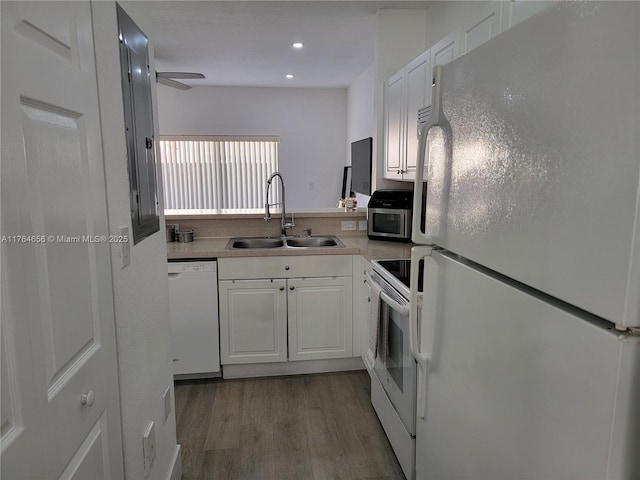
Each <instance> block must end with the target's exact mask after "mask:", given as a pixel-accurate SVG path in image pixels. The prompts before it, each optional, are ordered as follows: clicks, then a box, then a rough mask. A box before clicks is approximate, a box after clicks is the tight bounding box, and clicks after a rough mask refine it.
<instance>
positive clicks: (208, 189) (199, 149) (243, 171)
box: [160, 136, 279, 209]
mask: <svg viewBox="0 0 640 480" xmlns="http://www.w3.org/2000/svg"><path fill="white" fill-rule="evenodd" d="M160 162H161V165H162V182H163V185H164V208H166V209H210V208H216V209H217V208H262V207H263V206H264V202H265V194H266V187H267V179H268V178H269V175H271V174H272V173H273V172H275V171H277V170H278V137H247V136H240V137H229V136H196V137H193V136H189V137H185V136H178V137H176V136H170V137H169V136H161V137H160ZM273 190H274V191H273V192H271V193H270V194H269V201H270V202H271V203H274V202H277V201H279V200H278V195H279V191H278V189H273Z"/></svg>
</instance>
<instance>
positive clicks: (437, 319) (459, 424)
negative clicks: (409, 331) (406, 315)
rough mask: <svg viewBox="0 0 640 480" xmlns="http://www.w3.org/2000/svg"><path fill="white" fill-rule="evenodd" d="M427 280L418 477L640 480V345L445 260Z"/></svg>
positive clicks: (433, 260)
mask: <svg viewBox="0 0 640 480" xmlns="http://www.w3.org/2000/svg"><path fill="white" fill-rule="evenodd" d="M424 272H425V274H424V298H423V310H422V325H421V332H422V336H423V338H422V342H421V352H422V353H424V354H426V356H427V357H428V358H429V360H428V362H427V374H426V375H424V376H423V377H422V378H421V379H420V382H419V385H420V387H419V389H420V391H419V393H418V398H419V399H421V398H423V396H425V397H426V402H422V401H421V400H420V401H419V402H418V404H419V406H418V417H419V418H418V419H417V429H416V430H417V433H416V442H417V443H416V463H417V466H416V470H417V478H418V479H420V480H424V479H430V478H438V479H443V480H444V479H460V478H492V479H513V478H523V479H524V478H527V479H533V478H548V479H551V478H563V479H586V478H602V479H604V478H611V479H613V478H637V475H638V473H640V459H639V457H638V455H637V454H636V452H637V447H638V442H637V438H638V437H637V435H636V433H637V419H638V416H637V415H636V414H634V412H635V410H636V409H637V405H638V402H639V401H640V392H639V391H638V382H637V380H638V366H639V365H640V338H637V337H636V338H632V337H631V336H627V337H625V336H624V335H621V334H620V333H619V332H616V331H615V330H614V329H612V326H611V325H607V324H606V323H605V322H598V321H595V320H593V319H590V318H588V317H587V318H586V319H583V318H581V317H580V316H578V314H576V311H575V310H568V309H561V308H557V307H556V306H554V304H552V303H547V301H546V299H545V298H544V297H542V296H539V295H536V294H534V293H533V292H532V291H531V290H527V289H524V290H523V289H520V288H518V287H517V286H515V285H511V284H507V283H503V282H502V281H500V280H499V279H497V278H495V277H493V276H492V274H490V273H485V272H482V271H478V270H475V269H473V268H471V267H469V266H467V265H465V264H463V263H460V262H459V261H457V260H455V258H453V257H449V256H447V255H446V254H440V253H438V252H433V254H432V256H431V257H426V259H425V265H424ZM552 301H553V300H552ZM556 303H557V302H556ZM425 380H426V382H425ZM425 386H426V388H425ZM422 405H426V410H425V409H423V408H422ZM452 426H455V427H452Z"/></svg>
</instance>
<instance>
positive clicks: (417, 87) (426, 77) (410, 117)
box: [403, 51, 432, 180]
mask: <svg viewBox="0 0 640 480" xmlns="http://www.w3.org/2000/svg"><path fill="white" fill-rule="evenodd" d="M431 70H432V68H431V52H430V51H426V52H424V53H423V54H422V55H420V56H419V57H418V58H416V59H415V60H414V61H412V62H411V63H410V64H409V65H407V66H406V68H405V84H406V87H405V92H406V93H405V97H406V123H405V125H406V132H405V145H406V147H405V151H406V155H405V161H406V166H405V168H404V173H403V179H410V180H413V179H414V178H415V175H416V164H417V158H418V110H419V109H420V108H422V107H425V106H427V105H431Z"/></svg>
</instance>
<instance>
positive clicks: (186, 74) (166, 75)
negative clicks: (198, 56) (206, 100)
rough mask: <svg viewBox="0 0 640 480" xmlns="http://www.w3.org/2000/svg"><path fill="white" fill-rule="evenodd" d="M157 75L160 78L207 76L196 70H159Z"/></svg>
mask: <svg viewBox="0 0 640 480" xmlns="http://www.w3.org/2000/svg"><path fill="white" fill-rule="evenodd" d="M156 75H157V76H158V78H190V79H196V78H206V77H205V76H204V75H203V74H202V73H194V72H158V73H156Z"/></svg>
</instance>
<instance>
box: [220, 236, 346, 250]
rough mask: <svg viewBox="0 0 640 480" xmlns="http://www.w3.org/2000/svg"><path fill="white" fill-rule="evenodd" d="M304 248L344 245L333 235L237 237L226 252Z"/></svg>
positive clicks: (231, 240) (228, 245) (339, 246)
mask: <svg viewBox="0 0 640 480" xmlns="http://www.w3.org/2000/svg"><path fill="white" fill-rule="evenodd" d="M302 248H307V249H309V248H344V244H343V243H342V242H341V241H340V240H338V239H337V238H336V237H335V236H333V235H324V236H321V237H286V238H269V237H236V238H231V239H230V240H229V242H228V243H227V246H226V250H238V249H247V250H258V249H270V250H273V249H283V250H284V249H302Z"/></svg>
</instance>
